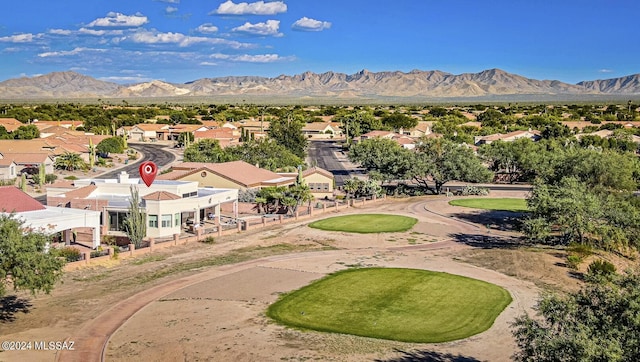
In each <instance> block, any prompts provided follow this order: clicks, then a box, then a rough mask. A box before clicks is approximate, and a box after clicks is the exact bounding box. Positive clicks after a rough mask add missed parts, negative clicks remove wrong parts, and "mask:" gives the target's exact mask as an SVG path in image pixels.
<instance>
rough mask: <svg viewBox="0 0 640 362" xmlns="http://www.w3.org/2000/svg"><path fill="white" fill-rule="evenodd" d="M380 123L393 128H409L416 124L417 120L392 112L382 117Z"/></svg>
mask: <svg viewBox="0 0 640 362" xmlns="http://www.w3.org/2000/svg"><path fill="white" fill-rule="evenodd" d="M382 124H384V125H385V126H387V127H390V128H392V129H394V130H399V129H400V128H404V129H410V128H413V127H415V126H417V125H418V120H417V119H415V118H413V117H410V116H407V115H406V114H402V113H393V114H390V115H388V116H385V117H384V118H382Z"/></svg>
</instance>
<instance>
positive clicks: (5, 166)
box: [0, 158, 18, 180]
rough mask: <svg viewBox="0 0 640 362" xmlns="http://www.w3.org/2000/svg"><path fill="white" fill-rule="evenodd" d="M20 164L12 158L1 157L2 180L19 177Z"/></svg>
mask: <svg viewBox="0 0 640 362" xmlns="http://www.w3.org/2000/svg"><path fill="white" fill-rule="evenodd" d="M17 169H18V166H17V165H16V163H15V162H14V161H13V160H12V159H7V158H2V159H0V180H11V179H15V178H16V177H18V171H17Z"/></svg>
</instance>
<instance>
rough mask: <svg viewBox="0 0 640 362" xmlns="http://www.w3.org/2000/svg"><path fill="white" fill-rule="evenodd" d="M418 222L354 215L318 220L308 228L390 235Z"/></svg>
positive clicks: (415, 220) (388, 217)
mask: <svg viewBox="0 0 640 362" xmlns="http://www.w3.org/2000/svg"><path fill="white" fill-rule="evenodd" d="M416 222H418V220H417V219H414V218H412V217H407V216H400V215H388V214H355V215H344V216H335V217H330V218H327V219H322V220H318V221H315V222H312V223H311V224H309V226H310V227H312V228H316V229H320V230H327V231H346V232H350V233H362V234H366V233H391V232H399V231H407V230H409V229H411V228H412V227H413V225H415V224H416Z"/></svg>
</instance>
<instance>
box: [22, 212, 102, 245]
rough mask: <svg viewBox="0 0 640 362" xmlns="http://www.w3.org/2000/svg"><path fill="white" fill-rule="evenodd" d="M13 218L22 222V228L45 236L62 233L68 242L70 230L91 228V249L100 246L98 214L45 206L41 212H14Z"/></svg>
mask: <svg viewBox="0 0 640 362" xmlns="http://www.w3.org/2000/svg"><path fill="white" fill-rule="evenodd" d="M15 217H16V218H18V219H20V220H22V221H23V226H24V227H26V228H31V229H32V230H34V231H41V232H43V233H45V234H54V233H57V232H63V235H64V238H65V240H69V235H70V233H71V230H73V229H76V228H91V229H92V230H93V243H92V246H93V248H94V249H95V248H97V247H98V246H100V212H99V211H91V210H80V209H70V208H64V207H52V206H45V208H44V209H41V210H33V211H23V212H16V213H15Z"/></svg>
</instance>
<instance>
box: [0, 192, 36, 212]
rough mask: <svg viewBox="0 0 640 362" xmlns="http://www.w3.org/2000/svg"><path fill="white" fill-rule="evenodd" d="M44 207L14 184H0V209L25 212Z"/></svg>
mask: <svg viewBox="0 0 640 362" xmlns="http://www.w3.org/2000/svg"><path fill="white" fill-rule="evenodd" d="M44 209H45V207H44V205H42V204H41V203H39V202H38V201H36V200H35V199H34V198H33V197H31V196H29V195H27V194H26V193H24V192H23V191H22V190H20V189H19V188H17V187H15V186H0V211H2V212H25V211H35V210H44Z"/></svg>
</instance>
